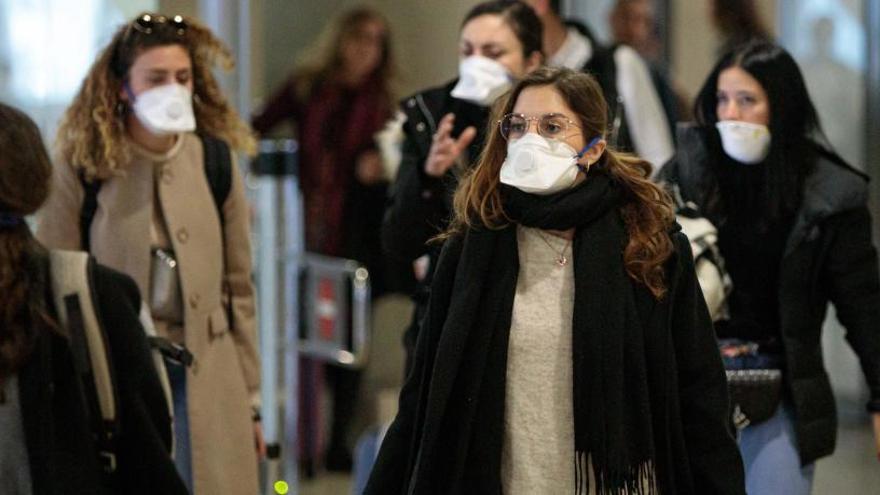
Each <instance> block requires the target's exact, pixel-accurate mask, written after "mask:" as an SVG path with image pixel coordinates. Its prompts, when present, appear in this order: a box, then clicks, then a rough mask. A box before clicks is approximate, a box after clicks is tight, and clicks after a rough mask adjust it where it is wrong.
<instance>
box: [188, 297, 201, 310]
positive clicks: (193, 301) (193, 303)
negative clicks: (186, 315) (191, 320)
mask: <svg viewBox="0 0 880 495" xmlns="http://www.w3.org/2000/svg"><path fill="white" fill-rule="evenodd" d="M199 299H200V298H199V295H198V294H197V293H193V294H190V296H189V306H190V307H191V308H192V309H196V308H198V307H199Z"/></svg>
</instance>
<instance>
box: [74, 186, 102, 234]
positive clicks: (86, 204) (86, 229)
mask: <svg viewBox="0 0 880 495" xmlns="http://www.w3.org/2000/svg"><path fill="white" fill-rule="evenodd" d="M79 182H80V184H82V188H83V203H82V209H80V212H79V234H80V237H79V238H80V247H81V248H82V250H83V251H90V249H91V245H92V242H91V241H92V235H91V230H92V220H94V219H95V213H96V212H97V211H98V191H100V190H101V181H99V180H98V179H94V180H91V181H89V180H87V179H86V176H85V175H84V174H83V173H82V172H80V174H79Z"/></svg>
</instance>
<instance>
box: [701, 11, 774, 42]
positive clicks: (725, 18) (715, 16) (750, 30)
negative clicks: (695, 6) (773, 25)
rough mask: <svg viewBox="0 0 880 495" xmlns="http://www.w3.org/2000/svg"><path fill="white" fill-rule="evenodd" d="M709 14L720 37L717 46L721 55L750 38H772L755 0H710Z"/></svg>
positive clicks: (766, 39)
mask: <svg viewBox="0 0 880 495" xmlns="http://www.w3.org/2000/svg"><path fill="white" fill-rule="evenodd" d="M709 15H710V20H711V21H712V25H713V26H714V27H715V29H716V30H718V34H719V36H720V37H721V43H720V45H719V46H718V53H719V54H721V55H723V54H726V53H729V52H730V51H731V50H733V49H734V48H736V47H737V46H738V45H741V44H743V43H745V42H747V41H749V40H752V39H759V40H764V41H770V40H771V39H772V37H771V36H770V31H769V30H768V29H767V26H766V25H765V24H764V21H763V20H762V19H761V16H760V14H759V13H758V9H757V6H756V5H755V0H712V1H711V3H710V7H709Z"/></svg>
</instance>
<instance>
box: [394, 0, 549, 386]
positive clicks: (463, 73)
mask: <svg viewBox="0 0 880 495" xmlns="http://www.w3.org/2000/svg"><path fill="white" fill-rule="evenodd" d="M541 32H542V31H541V21H540V20H539V19H538V17H537V16H536V15H535V12H534V11H533V10H532V9H531V7H529V6H528V5H526V4H524V3H522V2H511V1H503V0H494V1H489V2H484V3H481V4H479V5H477V6H475V7H474V8H472V9H471V11H470V12H468V14H467V15H466V16H465V18H464V21H463V22H462V27H461V32H460V33H459V74H458V79H456V80H454V81H451V82H449V83H447V84H445V85H443V86H440V87H436V88H431V89H428V90H426V91H423V92H421V93H418V94H416V95H413V96H412V97H410V98H407V99H405V100H404V101H403V103H402V105H401V110H402V112H403V114H404V115H405V119H406V120H405V122H404V124H403V132H404V142H403V147H402V155H403V157H402V160H401V163H400V167H399V169H398V172H397V178H396V180H395V182H394V185H393V186H392V188H391V191H392V199H391V203H390V205H389V206H388V209H387V210H386V212H385V220H384V222H383V224H382V246H383V248H384V249H385V251H386V252H387V253H388V254H389V255H390V256H392V257H393V258H396V259H398V260H401V261H405V262H408V263H413V262H416V260H418V259H420V258H421V260H420V261H419V262H418V263H416V266H417V270H416V272H417V273H416V276H417V278H419V279H420V281H419V288H418V289H417V290H416V294H415V295H414V299H415V302H416V310H415V313H414V315H413V321H412V323H411V325H410V327H409V328H408V329H407V331H406V333H405V334H404V347H405V349H406V354H407V362H406V370H409V369H410V365H411V358H412V352H413V349H414V347H415V342H416V335H417V333H418V322H419V320H420V319H421V315H422V314H424V310H425V303H426V301H427V293H428V290H427V289H428V287H429V286H430V283H431V274H432V273H433V271H434V267H435V265H436V262H437V256H438V255H439V253H440V251H439V248H437V247H436V246H434V247H432V246H430V245H428V240H429V239H431V238H432V237H434V236H436V235H437V234H439V233H440V232H441V231H442V230H443V229H444V228H445V226H446V225H447V222H448V220H449V217H450V211H451V202H452V193H453V191H454V190H455V187H456V184H457V181H458V177H459V176H460V175H461V173H462V172H464V171H465V170H467V169H468V168H470V166H471V165H472V164H473V163H474V162H476V160H477V156H478V155H479V153H480V149H481V148H482V145H483V142H484V139H485V129H486V124H487V122H488V119H489V106H491V105H492V103H493V102H494V101H495V99H496V98H498V97H499V96H500V95H501V94H503V93H504V92H505V91H507V90H508V89H510V86H511V83H512V81H515V80H517V79H521V78H522V77H523V76H525V75H526V74H528V73H529V72H531V71H533V70H535V69H536V68H538V67H539V66H540V65H541V63H542V61H543V55H542V54H541V41H542V40H541ZM425 264H427V267H425Z"/></svg>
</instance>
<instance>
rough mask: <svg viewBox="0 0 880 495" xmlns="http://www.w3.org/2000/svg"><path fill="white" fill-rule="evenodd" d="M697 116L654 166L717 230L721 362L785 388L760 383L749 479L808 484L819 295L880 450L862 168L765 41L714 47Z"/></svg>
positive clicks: (826, 387) (822, 447)
mask: <svg viewBox="0 0 880 495" xmlns="http://www.w3.org/2000/svg"><path fill="white" fill-rule="evenodd" d="M694 113H695V115H696V122H697V123H696V125H695V126H690V127H681V128H680V135H679V140H678V142H679V153H678V154H677V155H676V157H675V159H674V160H673V161H672V162H670V163H669V164H667V166H666V167H664V169H663V173H662V174H661V175H662V178H664V179H666V180H669V181H670V182H672V183H674V184H677V185H678V186H679V188H680V192H681V194H682V196H683V199H684V200H686V201H693V202H694V204H696V205H697V206H698V207H699V209H700V211H701V212H702V213H703V214H704V215H706V216H707V218H709V219H710V220H711V221H712V223H714V224H715V225H717V226H718V228H719V237H718V245H719V247H720V250H721V254H722V255H723V256H724V260H725V266H726V268H727V270H728V272H729V274H730V277H731V278H732V281H733V292H732V293H731V295H730V297H729V309H730V318H729V319H728V320H726V321H720V322H716V326H715V331H716V333H717V336H718V338H719V339H720V343H721V345H722V352H723V355H724V357H725V364H726V365H727V367H728V369H753V368H757V369H779V370H782V374H783V379H782V386H783V391H782V393H781V394H780V395H781V399H780V398H779V397H778V396H777V397H775V398H774V396H773V395H772V393H771V392H772V391H771V392H768V393H767V394H766V395H767V398H766V399H767V400H768V401H775V402H777V404H775V405H773V408H774V410H775V413H774V415H773V416H772V417H770V418H769V419H767V420H766V421H762V422H754V423H751V424H747V426H745V427H744V429H742V430H741V431H740V435H739V444H740V451H741V452H742V455H743V461H744V462H745V467H746V481H747V490H748V493H749V494H751V495H765V494H766V495H769V494H778V493H786V494H792V495H807V494H809V493H810V490H811V486H812V481H813V474H814V469H815V468H814V466H815V464H814V463H815V462H816V460H818V459H820V458H822V457H825V456H827V455H830V454H831V453H832V452H833V451H834V446H835V441H836V437H837V415H836V410H835V402H834V397H833V395H832V391H831V384H830V383H829V378H828V374H827V372H826V370H825V367H824V364H823V351H822V346H821V339H820V335H821V331H822V324H823V321H824V318H825V313H826V308H827V306H828V302H829V301H830V302H831V303H833V304H834V307H835V309H836V312H837V317H838V319H839V320H840V322H841V323H842V324H843V326H844V327H845V328H846V332H847V333H846V338H847V340H848V341H849V343H850V345H851V346H852V348H853V350H854V351H855V352H856V354H857V355H858V357H859V360H860V361H861V365H862V370H863V372H864V374H865V378H866V379H867V383H868V388H869V389H870V400H869V402H868V410H869V411H870V412H871V414H872V418H873V428H874V435H875V440H876V442H877V452H876V453H877V454H878V455H880V333H878V332H877V322H878V321H880V276H878V263H877V253H876V250H875V248H874V246H873V244H872V241H871V215H870V213H869V211H868V207H867V199H868V188H867V178H866V177H865V176H864V175H863V174H862V173H861V172H858V171H857V170H855V169H853V168H852V167H850V166H849V165H848V164H847V163H845V162H844V161H843V159H841V158H840V157H839V156H838V155H837V154H836V153H835V152H834V151H832V150H831V148H830V146H829V145H828V144H827V139H826V138H825V136H824V133H823V132H822V128H821V126H820V123H819V116H818V115H817V114H816V110H815V107H814V106H813V103H812V101H811V100H810V97H809V95H808V93H807V89H806V86H805V84H804V80H803V77H802V76H801V72H800V70H799V69H798V66H797V64H796V63H795V61H794V59H793V58H792V57H791V55H789V54H788V52H786V51H785V50H784V49H783V48H781V47H779V46H776V45H774V44H771V43H768V42H763V41H753V42H749V43H747V44H745V45H740V46H739V47H738V48H736V49H735V50H734V51H731V52H729V53H727V54H726V55H724V56H723V57H722V58H721V60H720V61H719V62H718V64H717V65H716V66H715V68H714V69H713V70H712V72H711V73H710V75H709V77H708V78H707V79H706V83H705V85H704V86H703V89H702V90H701V91H700V94H699V96H698V97H697V100H696V103H695V105H694ZM765 390H766V389H765Z"/></svg>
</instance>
